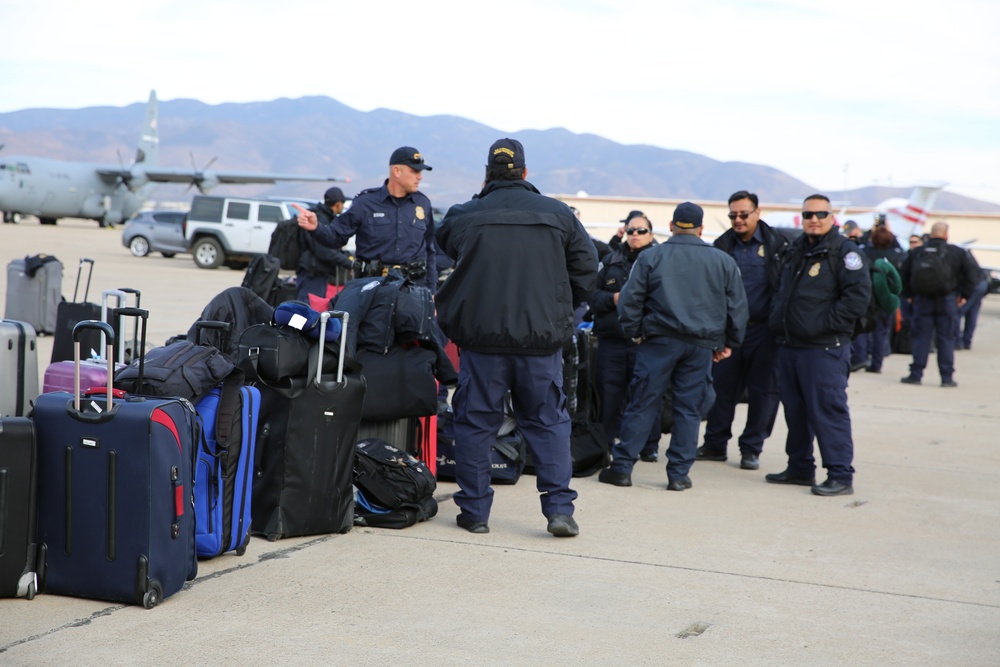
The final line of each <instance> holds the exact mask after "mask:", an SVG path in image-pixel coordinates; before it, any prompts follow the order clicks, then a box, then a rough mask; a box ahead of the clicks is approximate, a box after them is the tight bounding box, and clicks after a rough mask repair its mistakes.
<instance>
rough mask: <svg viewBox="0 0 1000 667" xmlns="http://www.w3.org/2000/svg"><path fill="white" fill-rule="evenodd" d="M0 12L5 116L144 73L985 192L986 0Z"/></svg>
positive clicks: (196, 89)
mask: <svg viewBox="0 0 1000 667" xmlns="http://www.w3.org/2000/svg"><path fill="white" fill-rule="evenodd" d="M929 7H935V9H934V10H933V11H931V10H930V9H926V8H929ZM918 8H924V9H918ZM0 25H3V26H4V30H3V49H2V52H0V112H2V111H13V110H18V109H26V108H35V107H58V108H80V107H87V106H104V105H109V106H125V105H127V104H131V103H135V102H144V101H145V100H146V98H147V97H148V95H149V91H150V89H153V88H155V89H156V91H157V96H158V97H159V99H161V100H172V99H178V98H193V99H197V100H201V101H203V102H207V103H209V104H217V103H221V102H249V101H269V100H273V99H276V98H279V97H292V98H295V97H302V96H305V95H326V96H330V97H333V98H335V99H337V100H339V101H340V102H342V103H344V104H346V105H348V106H350V107H353V108H355V109H359V110H362V111H369V110H371V109H375V108H379V107H382V108H388V109H395V110H398V111H403V112H406V113H411V114H416V115H420V116H427V115H434V114H449V115H454V116H461V117H464V118H469V119H471V120H475V121H478V122H481V123H484V124H486V125H490V126H493V127H496V128H498V129H499V130H501V131H504V132H515V131H517V130H522V129H547V128H552V127H564V128H567V129H568V130H570V131H573V132H578V133H592V134H597V135H601V136H603V137H607V138H608V139H612V140H614V141H618V142H621V143H626V144H651V145H654V146H660V147H663V148H671V149H682V150H687V151H691V152H695V153H700V154H703V155H707V156H708V157H711V158H715V159H718V160H727V161H729V160H732V161H743V162H753V163H758V164H766V165H770V166H772V167H776V168H778V169H781V170H782V171H785V172H787V173H789V174H791V175H792V176H794V177H796V178H799V179H801V180H804V181H806V182H807V183H810V184H811V185H813V186H815V187H816V188H818V189H820V190H831V189H841V188H844V187H845V186H846V187H849V188H855V187H862V186H865V185H873V184H880V185H889V184H891V185H895V186H909V185H913V184H915V183H917V182H928V181H946V182H948V183H949V186H948V188H947V189H948V190H950V191H953V192H959V193H962V194H968V195H971V196H974V197H978V198H980V199H986V200H990V201H994V202H997V203H1000V3H997V2H995V1H994V0H949V1H948V2H935V3H931V2H920V3H904V2H899V1H892V2H890V1H884V0H865V1H861V0H838V1H837V2H809V1H805V0H773V1H768V0H763V1H759V2H755V1H752V0H751V1H747V2H739V1H737V0H732V1H725V0H692V1H687V0H683V1H679V2H672V1H669V0H661V1H660V2H637V1H632V2H630V1H628V0H616V1H614V2H610V1H604V0H507V1H506V2H476V1H475V0H465V1H457V0H442V1H435V0H428V1H425V2H400V1H398V0H380V1H376V2H369V1H366V0H360V1H355V2H343V1H341V2H326V3H321V2H315V1H309V2H306V1H304V0H279V1H275V0H240V1H236V0H230V1H220V0H198V2H193V1H189V0H169V1H168V0H142V1H141V2H135V1H134V0H129V1H128V2H126V1H125V0H93V1H91V2H78V1H74V2H68V1H64V0H35V1H34V2H20V3H17V4H13V3H10V2H5V3H3V5H2V7H0ZM526 148H527V150H528V151H529V152H528V155H529V157H530V146H529V147H526ZM428 157H430V156H428ZM747 186H748V187H749V188H751V189H752V188H753V184H752V183H748V184H747ZM609 194H611V193H609ZM667 194H669V193H664V195H667Z"/></svg>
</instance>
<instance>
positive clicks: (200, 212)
mask: <svg viewBox="0 0 1000 667" xmlns="http://www.w3.org/2000/svg"><path fill="white" fill-rule="evenodd" d="M296 213H297V211H296V210H295V209H294V208H292V206H291V204H290V203H288V202H284V201H269V200H263V199H247V198H243V197H215V196H210V195H196V196H195V197H194V199H192V201H191V212H190V213H188V215H187V220H186V222H185V229H184V238H185V239H186V240H187V244H188V248H189V249H190V251H191V255H192V256H193V257H194V263H195V264H196V265H198V267H199V268H202V269H215V268H218V267H219V266H222V265H223V264H225V265H226V266H228V267H230V268H232V269H243V268H246V266H247V264H248V263H249V262H250V260H251V259H253V257H254V255H265V254H267V248H268V246H269V245H270V243H271V233H272V232H273V231H274V227H275V225H276V224H277V223H278V222H280V221H282V220H287V219H289V218H291V217H293V216H294V215H295V214H296Z"/></svg>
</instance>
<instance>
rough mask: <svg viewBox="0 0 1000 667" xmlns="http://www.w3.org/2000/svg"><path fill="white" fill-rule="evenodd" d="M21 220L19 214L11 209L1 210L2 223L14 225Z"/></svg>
mask: <svg viewBox="0 0 1000 667" xmlns="http://www.w3.org/2000/svg"><path fill="white" fill-rule="evenodd" d="M20 221H21V214H20V213H15V212H13V211H4V212H3V224H5V225H16V224H17V223H19V222H20Z"/></svg>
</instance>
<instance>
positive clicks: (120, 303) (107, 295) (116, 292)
mask: <svg viewBox="0 0 1000 667" xmlns="http://www.w3.org/2000/svg"><path fill="white" fill-rule="evenodd" d="M112 297H113V298H115V299H117V301H116V302H115V306H116V307H117V308H124V307H125V306H127V305H128V301H127V300H128V294H127V293H126V292H125V291H124V290H120V289H106V290H104V291H103V292H101V321H102V322H108V321H109V320H108V311H109V310H112V309H111V308H109V307H108V301H109V300H110V299H111V298H112ZM118 331H119V332H121V333H125V329H124V321H122V320H119V322H118ZM114 356H115V353H114V348H111V354H110V355H109V356H108V359H114ZM118 357H119V358H118V363H121V364H124V363H125V346H124V345H119V346H118ZM101 358H102V359H103V358H104V354H103V353H102V354H101Z"/></svg>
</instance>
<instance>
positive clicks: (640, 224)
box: [589, 211, 661, 462]
mask: <svg viewBox="0 0 1000 667" xmlns="http://www.w3.org/2000/svg"><path fill="white" fill-rule="evenodd" d="M622 222H624V223H625V225H624V227H623V228H622V236H623V237H624V238H625V239H626V241H625V243H621V244H619V246H618V247H617V248H616V249H615V250H613V251H611V252H610V253H608V254H605V255H604V256H602V258H601V264H600V267H599V269H598V273H597V289H596V290H595V291H594V293H593V294H591V296H590V300H589V303H590V313H591V315H592V317H593V320H594V335H595V336H597V339H598V345H597V352H596V353H595V357H594V365H595V366H596V380H597V392H598V396H599V397H600V406H601V415H600V418H601V424H602V425H603V426H604V432H605V433H606V434H607V436H608V442H613V441H614V439H615V438H617V437H618V433H619V430H620V428H621V420H622V413H623V411H624V410H625V398H626V391H627V389H628V384H629V381H630V380H631V379H632V371H633V370H634V368H635V358H636V348H637V346H636V344H635V343H633V342H632V341H631V340H629V339H627V338H626V337H625V334H624V333H622V328H621V324H620V323H619V322H618V308H617V306H618V295H619V293H620V292H621V289H622V287H623V286H624V285H625V281H626V280H628V275H629V273H630V272H631V271H632V265H633V264H634V263H635V261H636V260H637V259H638V258H639V256H640V254H641V253H643V252H645V251H646V250H648V249H649V248H652V247H653V246H655V245H656V240H655V239H654V238H653V223H652V222H650V220H649V218H647V217H646V215H645V214H644V213H643V212H642V211H631V212H630V213H629V214H628V217H627V218H626V219H625V220H623V221H622ZM616 238H617V237H616ZM660 436H661V423H660V412H659V409H657V411H656V416H655V418H654V421H653V426H652V428H651V429H650V431H649V437H648V438H647V440H646V444H645V446H644V447H643V449H642V451H641V452H640V458H641V459H642V460H643V461H648V462H655V461H656V460H657V459H658V458H659V449H660Z"/></svg>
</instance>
